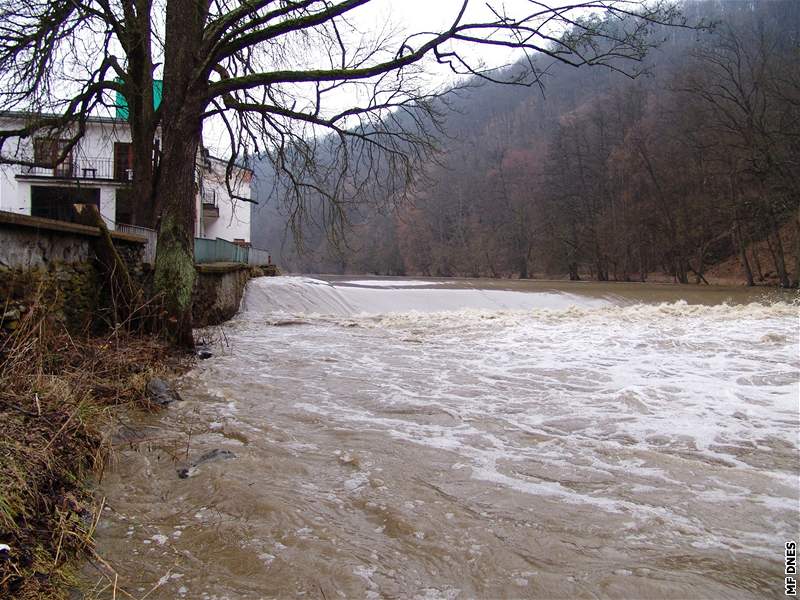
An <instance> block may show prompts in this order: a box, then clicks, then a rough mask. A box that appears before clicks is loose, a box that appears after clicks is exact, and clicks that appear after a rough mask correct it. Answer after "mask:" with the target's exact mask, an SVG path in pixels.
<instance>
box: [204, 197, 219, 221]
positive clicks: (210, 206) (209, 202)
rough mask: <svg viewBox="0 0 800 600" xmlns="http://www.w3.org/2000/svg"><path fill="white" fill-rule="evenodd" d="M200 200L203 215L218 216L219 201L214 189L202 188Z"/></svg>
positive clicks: (213, 217)
mask: <svg viewBox="0 0 800 600" xmlns="http://www.w3.org/2000/svg"><path fill="white" fill-rule="evenodd" d="M200 202H201V204H202V205H203V217H205V218H208V219H216V218H218V217H219V202H218V201H217V192H216V191H214V190H203V191H202V192H200Z"/></svg>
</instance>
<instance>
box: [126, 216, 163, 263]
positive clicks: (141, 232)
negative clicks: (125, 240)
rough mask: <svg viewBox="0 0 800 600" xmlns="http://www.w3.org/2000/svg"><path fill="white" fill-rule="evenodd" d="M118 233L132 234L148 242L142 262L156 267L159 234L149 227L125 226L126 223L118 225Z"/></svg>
mask: <svg viewBox="0 0 800 600" xmlns="http://www.w3.org/2000/svg"><path fill="white" fill-rule="evenodd" d="M117 231H121V232H122V233H132V234H133V235H138V236H141V237H143V238H145V239H146V240H147V243H145V245H144V253H143V255H142V262H146V263H147V264H150V265H154V264H156V243H157V241H158V232H156V231H155V230H153V229H148V228H147V227H139V226H137V225H125V224H124V223H117Z"/></svg>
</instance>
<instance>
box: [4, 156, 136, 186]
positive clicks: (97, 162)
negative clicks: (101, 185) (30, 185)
mask: <svg viewBox="0 0 800 600" xmlns="http://www.w3.org/2000/svg"><path fill="white" fill-rule="evenodd" d="M19 176H21V177H25V176H33V177H54V178H60V179H89V180H103V181H117V182H120V183H130V182H131V181H133V169H130V168H128V165H127V164H123V163H119V162H116V161H114V160H113V159H111V158H92V157H83V156H81V157H73V158H72V159H68V160H66V161H64V162H63V163H61V164H60V165H57V166H56V167H27V166H23V167H21V168H20V173H19Z"/></svg>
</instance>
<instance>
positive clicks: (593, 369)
mask: <svg viewBox="0 0 800 600" xmlns="http://www.w3.org/2000/svg"><path fill="white" fill-rule="evenodd" d="M676 290H677V291H676ZM692 290H694V291H691V290H689V289H688V288H687V289H678V288H674V287H671V286H634V285H631V286H621V285H620V286H610V285H608V286H603V285H599V284H598V285H594V284H585V285H567V284H564V285H562V286H561V287H560V288H559V286H557V285H550V284H541V283H530V282H514V283H509V282H506V283H505V284H502V283H497V282H486V281H472V282H470V281H461V282H446V281H437V280H418V281H412V280H404V279H393V280H386V279H383V280H381V279H361V280H357V279H349V280H346V279H342V278H328V279H325V280H323V279H314V278H302V277H283V278H264V279H257V280H253V281H252V282H251V283H250V284H249V287H248V290H247V292H246V295H245V299H244V301H243V305H242V310H241V311H240V313H239V315H237V317H236V318H235V319H234V320H233V321H231V322H230V323H229V324H227V325H226V326H225V327H224V329H223V330H222V331H223V332H224V336H222V335H220V336H217V337H219V338H220V342H219V343H218V344H217V347H216V351H215V356H214V357H213V358H211V359H210V360H208V361H202V362H200V363H199V364H198V365H197V367H196V368H195V369H194V370H193V371H192V372H191V373H190V374H189V375H187V376H186V377H185V378H184V380H183V381H182V390H181V392H182V395H183V397H184V401H183V402H182V403H179V404H176V405H173V407H171V408H170V409H169V410H168V411H167V412H165V413H163V414H161V415H157V416H153V417H150V418H149V419H147V420H145V421H144V422H143V423H141V426H142V429H141V431H142V432H143V433H142V435H144V436H146V438H147V443H145V444H138V445H137V444H134V445H133V446H131V449H123V450H121V452H120V456H119V462H118V464H117V465H116V466H115V469H114V471H113V473H111V474H110V475H109V476H108V477H107V479H106V481H105V482H104V484H103V490H102V491H103V493H104V494H105V495H106V496H107V499H108V500H107V501H108V504H109V506H110V507H111V509H112V510H110V511H108V515H109V516H108V517H107V518H105V519H103V520H102V521H101V525H100V528H99V533H98V550H99V552H100V554H101V555H102V556H104V557H105V558H106V559H107V560H109V561H110V562H111V563H112V564H113V565H114V566H115V567H116V568H117V569H118V570H119V573H120V580H119V581H120V582H121V583H122V584H123V585H124V586H125V588H126V589H127V590H128V591H129V592H131V593H132V594H134V595H137V596H141V595H143V594H144V593H147V591H149V590H151V588H153V587H154V586H156V585H157V584H159V583H160V585H158V587H157V588H156V589H155V590H154V591H153V592H152V593H151V594H150V595H149V596H148V598H175V597H179V598H203V599H211V598H218V599H219V598H231V599H236V598H262V597H314V598H327V599H331V598H336V597H348V598H350V597H368V598H380V597H387V598H476V597H477V598H501V597H502V598H563V597H594V598H644V597H648V598H661V597H666V598H686V597H736V598H749V597H752V598H763V597H773V596H774V597H779V596H782V594H783V544H784V542H785V541H787V540H789V539H796V538H797V536H798V530H799V529H800V517H798V494H799V493H800V491H799V484H798V465H799V463H798V379H799V378H800V360H798V342H799V341H800V334H799V332H798V308H797V306H796V305H795V304H794V303H793V302H791V300H792V299H791V297H782V298H759V297H757V296H755V295H754V293H749V292H748V293H746V292H743V291H736V290H704V291H698V290H697V288H692ZM748 294H749V295H748ZM214 449H219V450H224V451H228V452H232V453H233V454H235V455H236V457H235V458H231V459H228V460H209V461H207V462H203V461H198V460H197V459H198V457H201V456H202V455H203V454H204V453H207V452H209V451H210V450H214ZM217 456H220V454H218V455H217ZM224 456H226V457H227V455H224ZM193 461H194V462H195V463H196V464H195V466H192V467H191V468H190V469H189V474H190V476H189V477H188V478H185V479H181V478H179V477H178V475H177V473H176V470H177V469H178V468H180V467H181V466H186V465H191V464H192V462H193Z"/></svg>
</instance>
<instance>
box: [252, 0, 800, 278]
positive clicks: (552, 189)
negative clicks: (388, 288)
mask: <svg viewBox="0 0 800 600" xmlns="http://www.w3.org/2000/svg"><path fill="white" fill-rule="evenodd" d="M684 11H685V13H686V14H687V16H688V17H689V18H690V20H691V21H693V22H696V21H698V20H700V19H704V20H705V21H706V22H713V23H714V27H713V28H712V29H710V30H693V29H680V28H656V29H655V30H654V31H653V32H652V35H653V36H654V39H659V40H663V42H662V43H661V44H660V46H659V47H658V49H657V50H655V51H652V52H651V53H650V54H649V56H648V57H647V59H646V62H645V66H646V67H647V71H648V73H647V75H643V76H640V77H637V78H635V79H631V78H629V77H627V76H625V75H624V74H620V73H617V72H614V71H612V70H610V69H607V68H602V67H592V68H581V69H574V68H571V67H569V66H566V65H559V64H555V65H553V66H552V67H551V68H550V70H549V75H548V77H547V78H546V79H545V84H544V88H543V89H540V88H538V87H533V88H528V87H509V86H495V85H482V86H478V87H476V88H474V89H471V90H469V91H467V92H461V93H460V94H459V95H458V96H457V97H455V98H453V99H451V104H452V109H453V112H450V113H448V116H447V118H446V121H445V131H446V136H444V137H443V138H442V140H441V143H440V144H441V146H440V150H441V151H440V153H439V154H438V159H437V160H436V161H430V162H429V163H428V164H427V165H425V167H424V170H423V172H421V173H419V174H418V175H419V176H418V178H417V180H416V182H415V184H414V186H413V188H411V189H409V190H408V192H409V193H408V198H407V199H405V200H403V201H402V202H395V199H396V198H395V197H394V196H393V197H392V198H385V197H373V198H372V199H371V200H373V201H374V202H366V203H361V204H356V205H352V206H349V207H347V208H346V210H347V216H348V219H349V223H350V224H349V227H348V228H347V237H346V243H341V242H338V243H332V242H331V241H330V239H329V236H326V234H325V232H324V230H323V229H324V227H322V226H321V225H320V224H321V223H322V222H323V219H322V218H319V219H314V218H313V217H314V213H315V211H316V212H317V213H319V215H322V212H323V209H324V207H322V206H317V207H316V208H315V207H313V206H312V207H311V211H310V213H311V214H310V217H311V218H307V219H306V225H305V227H304V229H303V236H304V237H303V251H302V252H300V251H299V250H298V248H297V246H296V244H295V240H294V238H293V237H292V235H291V232H290V230H289V228H288V227H287V223H288V222H289V218H290V217H289V215H287V214H285V209H284V208H282V206H281V203H280V201H279V200H280V199H279V198H276V197H274V196H273V197H268V192H269V190H270V188H271V186H270V173H269V172H268V171H267V170H266V167H264V166H263V165H260V166H259V167H257V169H256V171H257V174H256V186H257V187H256V191H257V195H258V197H259V201H260V206H259V207H257V208H256V210H255V211H254V214H255V215H256V216H255V219H254V224H253V235H252V237H253V241H254V244H255V245H257V246H260V247H266V248H269V249H271V250H272V252H273V254H274V256H275V258H276V260H277V261H278V262H279V264H281V265H282V266H283V267H284V268H285V269H287V270H294V271H306V272H329V273H330V272H351V273H376V274H393V275H401V274H406V275H412V274H414V275H431V276H490V277H523V278H525V277H535V276H542V277H545V276H546V277H569V278H571V279H579V278H580V279H590V278H591V279H597V280H624V281H630V280H635V281H639V280H646V279H648V278H650V279H654V278H662V279H666V278H668V279H672V280H675V281H677V282H683V283H689V282H701V281H704V280H705V279H706V276H707V275H708V272H709V269H712V268H713V266H714V265H716V264H718V263H721V262H723V261H725V260H728V261H730V260H731V259H732V258H733V257H735V258H736V260H737V261H738V269H736V271H738V273H739V274H740V276H741V278H742V281H746V282H747V283H749V284H753V283H759V282H760V281H764V280H766V281H767V282H769V283H775V284H778V285H782V286H789V285H792V284H796V280H797V273H798V271H800V268H799V266H800V249H799V248H798V240H800V236H798V228H800V214H799V213H798V204H799V200H798V199H799V198H800V58H799V57H800V2H796V1H794V0H774V1H761V2H744V1H742V2H733V1H731V2H726V1H721V2H719V1H716V2H691V3H688V4H686V5H685V8H684ZM276 200H277V201H276ZM376 206H380V207H383V209H382V210H379V209H377V208H376ZM387 206H391V207H394V209H392V210H387V209H386V208H385V207H387ZM314 222H316V223H317V225H316V226H315V225H314V224H313V223H314ZM756 249H760V250H758V251H756ZM756 263H757V265H756Z"/></svg>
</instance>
